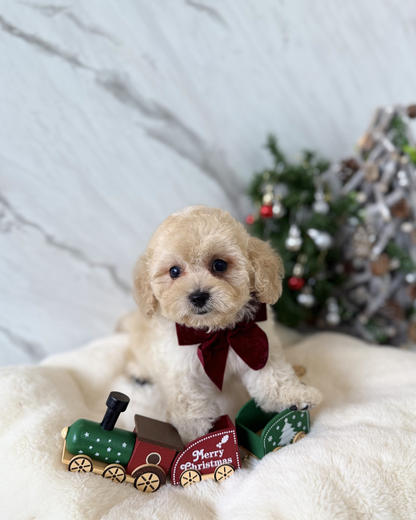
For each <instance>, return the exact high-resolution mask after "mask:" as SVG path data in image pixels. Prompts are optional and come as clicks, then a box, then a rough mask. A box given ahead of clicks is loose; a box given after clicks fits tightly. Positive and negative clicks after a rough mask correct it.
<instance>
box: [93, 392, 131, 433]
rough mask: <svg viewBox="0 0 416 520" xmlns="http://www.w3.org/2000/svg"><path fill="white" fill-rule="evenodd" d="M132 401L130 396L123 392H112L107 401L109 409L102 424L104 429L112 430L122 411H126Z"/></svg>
mask: <svg viewBox="0 0 416 520" xmlns="http://www.w3.org/2000/svg"><path fill="white" fill-rule="evenodd" d="M129 402H130V398H129V397H128V396H127V395H125V394H122V393H121V392H110V395H109V396H108V399H107V402H106V403H105V404H106V405H107V411H106V412H105V415H104V418H103V420H102V422H101V424H100V426H101V428H102V429H103V430H107V431H111V430H112V429H113V428H114V425H115V424H116V422H117V419H118V417H119V415H120V414H121V412H124V411H125V410H126V408H127V406H128V404H129Z"/></svg>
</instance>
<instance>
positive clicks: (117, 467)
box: [103, 464, 126, 484]
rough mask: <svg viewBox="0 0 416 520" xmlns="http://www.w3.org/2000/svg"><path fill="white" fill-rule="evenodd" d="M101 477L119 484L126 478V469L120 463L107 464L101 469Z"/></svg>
mask: <svg viewBox="0 0 416 520" xmlns="http://www.w3.org/2000/svg"><path fill="white" fill-rule="evenodd" d="M103 477H104V478H108V479H110V480H111V481H112V482H120V484H121V483H122V482H124V481H125V480H126V470H125V469H124V468H123V466H122V465H121V464H109V465H108V466H107V467H106V468H105V470H104V471H103Z"/></svg>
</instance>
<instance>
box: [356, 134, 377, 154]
mask: <svg viewBox="0 0 416 520" xmlns="http://www.w3.org/2000/svg"><path fill="white" fill-rule="evenodd" d="M373 146H374V139H373V136H372V135H371V134H364V135H363V136H361V137H360V139H359V140H358V148H360V150H361V151H362V152H369V151H370V150H371V148H373Z"/></svg>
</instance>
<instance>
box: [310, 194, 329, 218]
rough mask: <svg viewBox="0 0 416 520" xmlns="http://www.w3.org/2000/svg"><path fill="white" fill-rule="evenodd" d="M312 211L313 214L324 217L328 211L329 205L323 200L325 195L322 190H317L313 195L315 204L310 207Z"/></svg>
mask: <svg viewBox="0 0 416 520" xmlns="http://www.w3.org/2000/svg"><path fill="white" fill-rule="evenodd" d="M312 209H313V210H314V212H315V213H320V214H321V215H326V214H327V213H328V211H329V204H328V202H327V201H326V200H325V195H324V192H323V191H322V190H318V191H317V192H316V193H315V202H314V203H313V205H312Z"/></svg>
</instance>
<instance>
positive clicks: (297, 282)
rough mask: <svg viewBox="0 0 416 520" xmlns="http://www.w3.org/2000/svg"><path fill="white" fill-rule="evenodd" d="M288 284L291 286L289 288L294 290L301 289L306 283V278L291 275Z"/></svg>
mask: <svg viewBox="0 0 416 520" xmlns="http://www.w3.org/2000/svg"><path fill="white" fill-rule="evenodd" d="M287 285H288V286H289V289H292V290H293V291H300V290H301V289H302V287H303V286H304V285H305V280H304V279H303V278H297V277H296V276H291V277H290V278H289V280H288V281H287Z"/></svg>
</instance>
